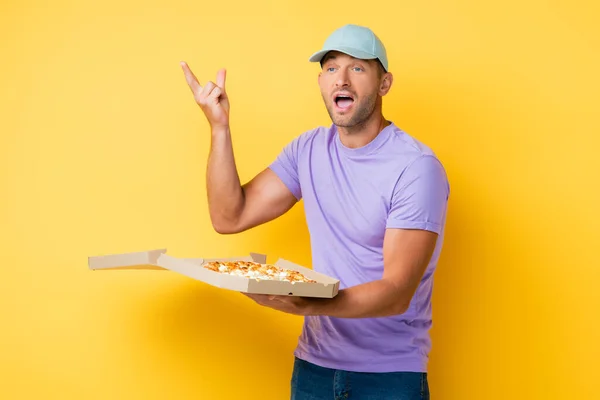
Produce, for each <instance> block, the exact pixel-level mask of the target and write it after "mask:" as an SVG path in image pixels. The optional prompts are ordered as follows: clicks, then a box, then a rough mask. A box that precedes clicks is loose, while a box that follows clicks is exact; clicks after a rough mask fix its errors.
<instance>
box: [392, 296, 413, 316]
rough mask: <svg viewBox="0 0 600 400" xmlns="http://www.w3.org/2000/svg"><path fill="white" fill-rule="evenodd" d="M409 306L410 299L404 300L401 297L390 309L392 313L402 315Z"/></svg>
mask: <svg viewBox="0 0 600 400" xmlns="http://www.w3.org/2000/svg"><path fill="white" fill-rule="evenodd" d="M409 307H410V301H405V300H404V299H401V300H399V301H397V302H396V304H395V305H394V307H393V309H392V315H402V314H404V313H405V312H407V311H408V308H409Z"/></svg>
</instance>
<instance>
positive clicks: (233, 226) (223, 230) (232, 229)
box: [211, 218, 244, 235]
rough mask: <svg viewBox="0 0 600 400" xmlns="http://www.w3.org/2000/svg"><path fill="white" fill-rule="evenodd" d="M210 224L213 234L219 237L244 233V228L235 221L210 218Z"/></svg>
mask: <svg viewBox="0 0 600 400" xmlns="http://www.w3.org/2000/svg"><path fill="white" fill-rule="evenodd" d="M211 222H212V227H213V229H214V230H215V232H217V233H218V234H221V235H232V234H234V233H240V232H243V231H244V228H242V226H241V225H240V224H239V223H237V222H235V221H227V220H222V219H221V220H219V219H216V218H212V219H211Z"/></svg>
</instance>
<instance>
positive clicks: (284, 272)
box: [204, 261, 317, 283]
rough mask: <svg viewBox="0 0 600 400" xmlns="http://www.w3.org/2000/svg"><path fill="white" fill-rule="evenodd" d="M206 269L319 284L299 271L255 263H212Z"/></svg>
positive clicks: (253, 276) (230, 273) (207, 264)
mask: <svg viewBox="0 0 600 400" xmlns="http://www.w3.org/2000/svg"><path fill="white" fill-rule="evenodd" d="M204 268H207V269H209V270H211V271H215V272H219V273H223V274H229V275H236V276H243V277H246V278H252V279H257V280H261V279H263V280H278V281H288V282H292V283H296V282H306V283H316V282H317V281H315V280H314V279H310V278H307V277H306V276H304V274H302V273H300V272H298V271H294V270H291V269H287V268H281V267H277V266H275V265H271V264H260V263H257V262H253V261H210V262H208V263H206V264H204Z"/></svg>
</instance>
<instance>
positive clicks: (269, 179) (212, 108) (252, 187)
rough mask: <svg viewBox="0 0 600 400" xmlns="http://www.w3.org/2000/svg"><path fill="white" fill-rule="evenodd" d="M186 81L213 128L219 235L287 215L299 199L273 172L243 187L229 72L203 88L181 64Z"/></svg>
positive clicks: (213, 203) (210, 177)
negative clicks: (233, 133) (231, 117)
mask: <svg viewBox="0 0 600 400" xmlns="http://www.w3.org/2000/svg"><path fill="white" fill-rule="evenodd" d="M181 66H182V68H183V72H184V74H185V78H186V81H187V83H188V85H189V87H190V89H191V91H192V93H193V94H194V99H195V100H196V103H197V104H198V105H199V106H200V108H201V109H202V111H203V112H204V115H205V116H206V118H207V120H208V122H209V124H210V127H211V147H210V153H209V157H208V166H207V171H206V175H207V176H206V183H207V191H208V206H209V212H210V218H211V221H212V225H213V227H214V228H215V230H216V231H217V232H219V233H224V234H225V233H238V232H242V231H245V230H247V229H250V228H253V227H255V226H257V225H260V224H263V223H265V222H268V221H270V220H272V219H275V218H277V217H278V216H280V215H282V214H284V213H285V212H286V211H288V210H289V209H290V208H292V207H293V205H294V204H295V203H296V202H297V199H296V197H295V196H294V195H293V194H292V192H291V191H290V190H289V189H288V188H287V186H286V185H285V184H284V183H283V182H282V181H281V179H280V178H279V177H278V176H277V175H276V174H275V173H274V172H273V171H271V170H270V169H265V170H264V171H262V172H261V173H259V174H258V175H257V176H255V177H254V178H253V179H252V180H251V181H250V182H248V183H246V184H245V185H243V186H242V185H241V183H240V178H239V175H238V172H237V168H236V165H235V159H234V156H233V146H232V143H231V132H230V130H229V98H228V97H227V92H226V90H225V70H220V71H219V72H218V73H217V80H216V84H215V83H213V82H208V83H207V84H206V85H204V86H202V85H200V83H199V82H198V79H197V78H196V77H195V76H194V74H193V73H192V71H191V70H190V68H189V67H188V65H187V64H186V63H181Z"/></svg>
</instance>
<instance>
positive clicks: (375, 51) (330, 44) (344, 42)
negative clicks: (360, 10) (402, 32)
mask: <svg viewBox="0 0 600 400" xmlns="http://www.w3.org/2000/svg"><path fill="white" fill-rule="evenodd" d="M330 51H339V52H341V53H345V54H348V55H349V56H352V57H354V58H360V59H363V60H373V59H379V61H380V62H381V64H382V65H383V68H384V69H385V70H386V72H387V70H388V59H387V54H386V51H385V47H384V46H383V43H382V42H381V40H379V38H378V37H377V35H375V33H373V31H372V30H371V29H369V28H367V27H364V26H359V25H352V24H349V25H344V26H342V27H341V28H338V29H336V30H335V31H334V32H333V33H332V34H331V35H329V37H328V38H327V40H325V44H324V45H323V48H322V49H321V50H319V51H318V52H316V53H315V54H313V55H312V56H311V57H310V58H309V59H308V60H309V61H311V62H319V61H321V59H322V58H323V56H325V54H327V53H328V52H330Z"/></svg>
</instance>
